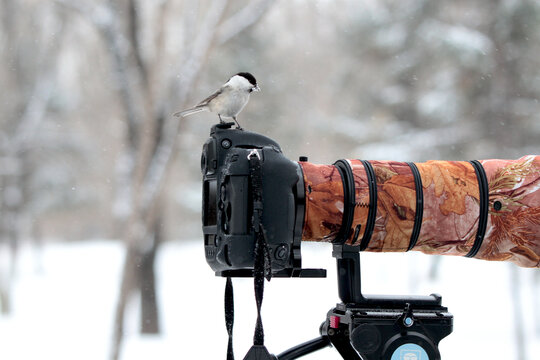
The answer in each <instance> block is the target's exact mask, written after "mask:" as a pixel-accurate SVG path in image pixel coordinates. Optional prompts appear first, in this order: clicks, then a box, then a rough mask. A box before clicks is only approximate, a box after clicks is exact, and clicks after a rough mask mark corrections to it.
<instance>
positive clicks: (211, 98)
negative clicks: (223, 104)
mask: <svg viewBox="0 0 540 360" xmlns="http://www.w3.org/2000/svg"><path fill="white" fill-rule="evenodd" d="M227 87H229V85H227V86H223V87H221V88H220V89H219V90H217V91H216V92H215V93H213V94H212V95H210V96H209V97H207V98H206V99H204V100H203V101H201V102H200V103H198V104H197V105H195V107H196V108H197V107H202V106H206V105H208V103H209V102H210V101H212V100H214V99H215V98H217V97H218V96H219V95H221V94H223V91H224V90H225V89H226V88H227Z"/></svg>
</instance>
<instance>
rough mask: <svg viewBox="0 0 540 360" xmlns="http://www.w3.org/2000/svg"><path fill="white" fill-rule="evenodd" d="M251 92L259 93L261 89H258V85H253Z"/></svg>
mask: <svg viewBox="0 0 540 360" xmlns="http://www.w3.org/2000/svg"><path fill="white" fill-rule="evenodd" d="M251 90H252V91H261V88H260V87H259V85H255V86H254V87H252V88H251Z"/></svg>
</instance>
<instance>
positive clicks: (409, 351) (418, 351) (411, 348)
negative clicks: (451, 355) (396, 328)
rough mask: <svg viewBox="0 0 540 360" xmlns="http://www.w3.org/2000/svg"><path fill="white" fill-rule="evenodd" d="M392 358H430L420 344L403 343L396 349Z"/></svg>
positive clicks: (416, 359) (402, 359)
mask: <svg viewBox="0 0 540 360" xmlns="http://www.w3.org/2000/svg"><path fill="white" fill-rule="evenodd" d="M390 360H429V357H428V354H427V353H426V351H425V350H424V349H423V348H422V347H421V346H420V345H417V344H403V345H401V346H400V347H398V348H397V349H396V351H394V353H393V354H392V357H391V358H390Z"/></svg>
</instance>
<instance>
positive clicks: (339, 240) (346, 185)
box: [332, 160, 356, 244]
mask: <svg viewBox="0 0 540 360" xmlns="http://www.w3.org/2000/svg"><path fill="white" fill-rule="evenodd" d="M334 166H335V167H336V168H337V169H338V171H339V174H340V175H341V180H342V181H343V218H342V221H341V228H340V229H339V232H338V234H337V236H336V238H335V239H334V240H332V243H333V244H344V243H345V242H346V241H347V239H348V238H349V235H350V232H351V226H352V222H353V218H354V207H355V205H356V203H355V188H354V177H353V173H352V169H351V166H350V165H349V162H348V161H347V160H338V161H336V162H335V163H334Z"/></svg>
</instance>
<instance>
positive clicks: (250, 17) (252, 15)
mask: <svg viewBox="0 0 540 360" xmlns="http://www.w3.org/2000/svg"><path fill="white" fill-rule="evenodd" d="M273 2H274V0H259V1H250V2H248V4H247V5H246V6H245V7H244V8H243V9H242V10H240V11H238V12H237V13H236V14H234V15H232V16H231V17H229V18H228V19H227V20H226V21H224V22H223V23H222V24H221V26H220V27H219V29H218V37H217V39H216V42H217V44H218V45H222V44H224V43H226V42H227V41H229V40H230V39H232V38H233V37H235V36H236V35H238V34H239V33H241V32H242V31H244V30H245V29H247V28H248V27H250V26H252V25H253V24H255V23H256V22H257V21H258V20H259V19H260V18H261V17H262V16H263V14H264V13H265V12H266V11H267V10H268V8H269V7H270V5H272V3H273Z"/></svg>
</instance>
